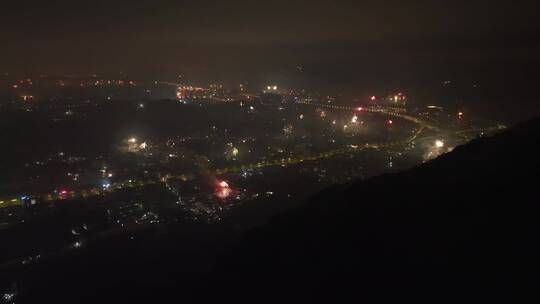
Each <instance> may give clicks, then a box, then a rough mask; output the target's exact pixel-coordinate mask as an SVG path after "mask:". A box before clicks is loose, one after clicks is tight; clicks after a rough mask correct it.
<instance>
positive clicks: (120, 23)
mask: <svg viewBox="0 0 540 304" xmlns="http://www.w3.org/2000/svg"><path fill="white" fill-rule="evenodd" d="M537 2H538V1H535V0H515V1H482V0H480V1H474V0H473V1H459V0H458V1H442V0H441V1H436V0H432V1H403V0H399V1H362V0H358V1H294V0H289V1H207V0H199V1H149V0H148V1H103V0H96V1H67V0H66V1H64V0H60V1H32V0H30V1H9V2H7V3H3V4H2V9H1V11H0V35H1V41H2V42H3V43H2V47H1V48H0V67H1V68H2V69H5V70H6V72H11V73H14V72H24V73H57V74H91V73H101V74H103V73H118V72H125V73H129V74H131V75H134V76H135V75H136V76H138V77H139V78H145V77H146V78H152V77H171V76H173V75H178V74H185V75H188V76H190V77H192V78H193V79H196V78H197V77H199V78H201V79H204V80H208V81H210V80H214V79H219V80H225V81H226V80H231V81H233V80H234V81H242V80H246V81H250V80H259V81H262V82H264V81H266V80H275V79H278V80H280V81H281V82H287V81H289V80H290V81H294V80H298V79H299V78H301V77H304V78H306V79H309V81H311V82H312V83H314V84H320V83H328V84H337V83H341V84H344V85H355V84H356V83H359V82H362V83H366V85H372V84H376V83H378V84H380V83H382V82H385V81H387V82H395V83H399V82H403V81H426V80H429V79H438V80H444V79H446V78H452V79H456V78H457V79H459V78H464V79H468V80H470V81H475V80H476V78H482V77H494V75H499V76H500V79H499V81H504V80H505V78H504V77H507V75H508V74H519V76H516V77H518V78H519V79H530V78H531V77H534V76H535V75H536V70H537V68H538V67H539V66H540V65H539V57H538V54H539V53H540V52H539V51H540V47H539V46H540V45H539V40H538V39H537V38H538V33H539V28H540V27H539V22H538V20H537V19H538V14H537V13H538V6H539V5H538V4H537ZM298 67H301V69H302V71H303V75H301V77H300V76H298V75H297V74H298V73H299V71H300V70H299V68H298ZM504 75H506V76H504ZM518 78H514V80H515V79H518ZM516 82H518V81H517V80H516Z"/></svg>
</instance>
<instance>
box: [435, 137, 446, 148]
mask: <svg viewBox="0 0 540 304" xmlns="http://www.w3.org/2000/svg"><path fill="white" fill-rule="evenodd" d="M435 147H437V148H442V147H444V141H442V140H440V139H438V140H436V141H435Z"/></svg>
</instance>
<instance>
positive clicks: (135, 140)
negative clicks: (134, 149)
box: [128, 137, 137, 144]
mask: <svg viewBox="0 0 540 304" xmlns="http://www.w3.org/2000/svg"><path fill="white" fill-rule="evenodd" d="M128 141H129V142H130V143H133V144H134V143H136V142H137V139H136V138H135V137H132V138H130V139H128Z"/></svg>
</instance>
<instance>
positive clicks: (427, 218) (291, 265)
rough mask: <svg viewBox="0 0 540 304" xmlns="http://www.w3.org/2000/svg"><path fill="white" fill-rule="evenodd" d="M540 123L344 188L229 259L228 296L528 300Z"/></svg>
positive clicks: (223, 270) (539, 223) (537, 221)
mask: <svg viewBox="0 0 540 304" xmlns="http://www.w3.org/2000/svg"><path fill="white" fill-rule="evenodd" d="M539 170H540V120H538V119H536V120H533V121H529V122H527V123H524V124H521V125H519V126H517V127H515V128H513V129H511V130H509V131H506V132H504V133H502V134H499V135H497V136H495V137H493V138H487V139H480V140H476V141H474V142H472V143H470V144H468V145H466V146H463V147H459V148H457V149H455V150H454V151H453V152H452V153H449V154H447V155H444V156H442V157H440V158H438V159H436V160H434V161H432V162H429V163H426V164H424V165H422V166H419V167H417V168H415V169H413V170H410V171H407V172H403V173H400V174H393V175H387V176H381V177H377V178H373V179H370V180H367V181H362V182H357V183H352V184H349V185H345V186H340V187H334V188H332V189H329V190H327V191H325V192H324V193H321V194H320V195H318V196H317V197H315V198H314V199H313V200H312V201H311V202H310V203H309V204H307V206H306V207H305V208H302V209H299V210H296V211H294V212H292V213H289V214H286V215H283V216H281V217H280V218H278V219H275V220H274V221H273V222H272V223H270V224H269V225H266V226H264V227H262V228H260V229H258V230H257V231H254V232H253V233H252V234H251V235H250V236H249V237H248V238H247V240H245V241H244V242H242V243H240V244H239V245H238V247H237V248H236V249H235V250H233V251H231V254H230V255H229V256H227V257H225V258H223V259H222V264H221V265H220V268H219V269H218V270H217V271H216V272H215V273H214V274H213V276H212V278H211V279H213V281H214V282H215V283H216V285H218V286H222V288H221V289H220V291H221V294H222V295H225V294H226V295H228V296H234V295H236V296H237V297H238V296H243V295H246V294H250V295H251V296H252V298H251V299H253V300H255V299H258V300H263V299H268V298H269V297H270V298H275V299H276V300H279V299H281V300H291V299H299V300H307V299H312V300H323V299H326V300H328V301H333V300H336V299H340V298H341V299H346V298H350V297H354V298H356V299H366V298H376V299H395V300H404V297H406V296H412V297H414V298H426V299H430V300H433V301H440V300H448V299H460V300H472V299H478V300H487V299H502V298H505V297H517V296H525V295H530V292H531V291H534V290H536V289H538V286H540V285H538V283H539V280H540V275H539V274H540V272H539V268H538V261H539V259H540V251H539V244H540V229H539V228H540V212H539V211H540V199H539V188H540V184H539V183H540V179H539V176H540V174H539V172H540V171H539Z"/></svg>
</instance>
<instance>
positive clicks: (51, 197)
mask: <svg viewBox="0 0 540 304" xmlns="http://www.w3.org/2000/svg"><path fill="white" fill-rule="evenodd" d="M170 85H175V84H172V83H171V84H170ZM298 103H299V104H304V105H310V106H316V107H324V108H328V109H334V110H343V111H352V112H358V111H364V112H370V113H379V114H382V115H388V116H392V117H398V118H401V119H405V120H407V121H410V122H413V123H415V124H418V126H419V127H418V129H417V130H416V131H415V132H414V134H412V135H411V136H410V137H409V138H405V139H403V140H400V141H394V142H381V143H366V144H359V145H349V146H346V147H343V148H339V149H334V150H330V151H327V152H321V153H318V154H313V155H303V156H295V157H288V158H280V159H274V160H265V161H261V162H257V163H251V164H243V165H238V166H235V167H230V168H216V169H215V173H216V175H220V174H225V173H235V172H240V171H243V170H255V169H262V168H267V167H273V166H281V167H288V166H294V165H297V164H301V163H304V162H308V161H316V160H321V159H326V158H331V157H334V156H338V155H343V154H347V153H359V152H363V151H366V150H370V149H371V150H373V149H388V148H392V147H398V146H402V145H406V144H408V143H411V142H413V141H415V140H416V139H417V138H418V137H419V135H420V134H421V133H422V132H423V131H424V130H425V129H430V130H434V131H439V132H444V133H446V134H449V135H455V136H460V137H463V138H466V139H470V137H469V136H467V134H471V133H472V134H481V133H484V132H495V131H499V130H501V129H504V126H497V127H491V128H484V129H480V128H475V129H468V130H458V131H443V130H442V129H441V128H440V127H438V126H435V125H433V123H431V122H427V121H425V120H422V119H420V118H417V117H414V116H411V115H407V114H404V113H402V112H400V111H399V110H397V109H384V108H374V107H365V108H364V107H363V108H361V109H359V108H354V107H348V106H339V105H329V104H316V103H308V102H298ZM172 179H179V180H186V176H185V175H180V176H167V177H164V178H161V179H159V180H146V181H141V180H126V181H121V182H115V183H112V184H111V185H110V187H108V188H106V189H103V188H92V189H85V190H78V191H67V190H66V191H61V192H55V193H46V194H41V195H35V196H34V197H39V198H41V199H43V200H44V201H57V200H65V199H73V198H90V197H95V196H99V195H103V194H106V193H111V192H114V191H117V190H122V189H129V188H140V187H144V186H148V185H155V184H160V183H166V182H167V181H168V180H172ZM23 200H25V198H11V199H7V200H0V208H5V207H10V206H20V205H21V204H22V202H23Z"/></svg>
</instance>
